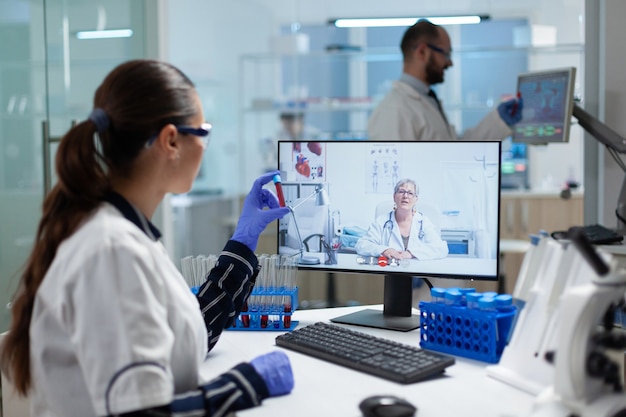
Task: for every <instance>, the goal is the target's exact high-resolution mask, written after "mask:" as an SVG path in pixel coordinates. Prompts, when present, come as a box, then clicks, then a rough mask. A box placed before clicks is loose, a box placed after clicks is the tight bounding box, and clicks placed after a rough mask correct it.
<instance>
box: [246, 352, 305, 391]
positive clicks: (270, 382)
mask: <svg viewBox="0 0 626 417" xmlns="http://www.w3.org/2000/svg"><path fill="white" fill-rule="evenodd" d="M250 365H252V367H253V368H254V369H255V370H256V371H257V372H258V374H259V375H261V378H263V381H265V385H266V386H267V390H268V391H269V393H270V397H275V396H277V395H285V394H289V393H290V392H291V390H292V389H293V385H294V382H293V373H292V372H291V365H290V364H289V358H288V357H287V355H286V354H285V353H284V352H280V351H275V352H271V353H266V354H265V355H261V356H257V357H256V358H254V359H252V361H251V362H250Z"/></svg>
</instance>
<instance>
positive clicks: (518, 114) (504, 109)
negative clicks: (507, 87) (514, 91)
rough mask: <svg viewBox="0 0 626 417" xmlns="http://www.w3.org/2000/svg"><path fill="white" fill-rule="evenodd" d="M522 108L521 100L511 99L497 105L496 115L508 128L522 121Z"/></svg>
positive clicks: (522, 102)
mask: <svg viewBox="0 0 626 417" xmlns="http://www.w3.org/2000/svg"><path fill="white" fill-rule="evenodd" d="M523 107H524V101H523V100H522V98H521V97H520V98H512V99H511V100H508V101H505V102H502V103H500V105H498V114H499V115H500V117H501V118H502V120H504V123H506V124H507V125H509V126H513V125H514V124H515V123H518V122H519V121H520V120H522V108H523Z"/></svg>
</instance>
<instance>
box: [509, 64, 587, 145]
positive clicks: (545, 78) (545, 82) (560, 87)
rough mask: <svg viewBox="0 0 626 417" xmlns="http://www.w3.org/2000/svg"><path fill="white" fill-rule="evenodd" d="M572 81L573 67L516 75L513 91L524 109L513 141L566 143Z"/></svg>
mask: <svg viewBox="0 0 626 417" xmlns="http://www.w3.org/2000/svg"><path fill="white" fill-rule="evenodd" d="M575 80H576V68H575V67H567V68H559V69H552V70H545V71H533V72H527V73H523V74H520V75H518V77H517V91H518V93H519V94H520V95H521V97H522V100H523V103H524V106H523V110H522V120H521V121H520V122H519V123H517V124H515V126H514V128H513V141H514V142H523V143H529V144H546V143H550V142H568V141H569V130H570V124H571V119H572V114H573V109H574V81H575Z"/></svg>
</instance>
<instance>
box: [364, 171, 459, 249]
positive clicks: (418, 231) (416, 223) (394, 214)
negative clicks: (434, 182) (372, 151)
mask: <svg viewBox="0 0 626 417" xmlns="http://www.w3.org/2000/svg"><path fill="white" fill-rule="evenodd" d="M418 193H419V190H418V187H417V185H416V184H415V181H413V180H411V179H403V180H400V181H398V183H397V184H396V186H395V188H394V192H393V201H394V209H393V210H391V211H390V212H389V213H386V214H384V215H382V216H380V217H378V218H377V219H376V220H375V221H374V223H372V225H371V226H370V227H369V229H368V231H367V234H366V235H365V236H363V237H362V238H361V239H359V241H358V242H357V244H356V246H355V249H356V252H357V253H358V254H359V255H363V256H380V255H383V256H385V257H386V258H388V259H411V258H417V259H419V260H428V259H440V258H445V257H446V256H447V255H448V245H447V244H446V242H445V241H443V240H442V239H441V234H440V232H439V230H438V229H437V228H436V227H435V225H433V223H432V222H431V221H430V220H429V219H428V218H427V217H426V216H424V215H423V214H422V213H420V212H417V211H416V209H415V204H416V203H417V199H418Z"/></svg>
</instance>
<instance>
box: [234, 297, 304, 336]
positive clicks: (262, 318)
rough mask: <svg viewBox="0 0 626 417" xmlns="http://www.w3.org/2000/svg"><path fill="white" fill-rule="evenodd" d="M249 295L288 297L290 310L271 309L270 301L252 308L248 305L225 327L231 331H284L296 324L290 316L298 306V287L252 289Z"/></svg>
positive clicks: (289, 329)
mask: <svg viewBox="0 0 626 417" xmlns="http://www.w3.org/2000/svg"><path fill="white" fill-rule="evenodd" d="M250 296H251V297H252V296H256V297H257V298H261V299H262V298H263V297H281V298H286V297H288V298H289V299H290V301H291V308H290V311H285V309H284V308H281V309H276V308H274V309H272V308H271V303H269V302H268V303H260V305H261V306H270V307H260V308H254V307H253V306H249V307H248V311H242V312H241V314H239V317H237V320H236V321H235V325H234V326H231V327H229V328H227V329H226V330H231V331H277V332H285V331H292V330H294V329H295V328H296V326H297V325H298V321H296V320H292V319H291V316H292V314H293V312H294V311H296V309H297V308H298V287H294V288H290V289H286V288H282V287H281V288H278V287H265V288H257V287H255V288H254V289H253V290H252V293H251V294H250Z"/></svg>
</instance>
